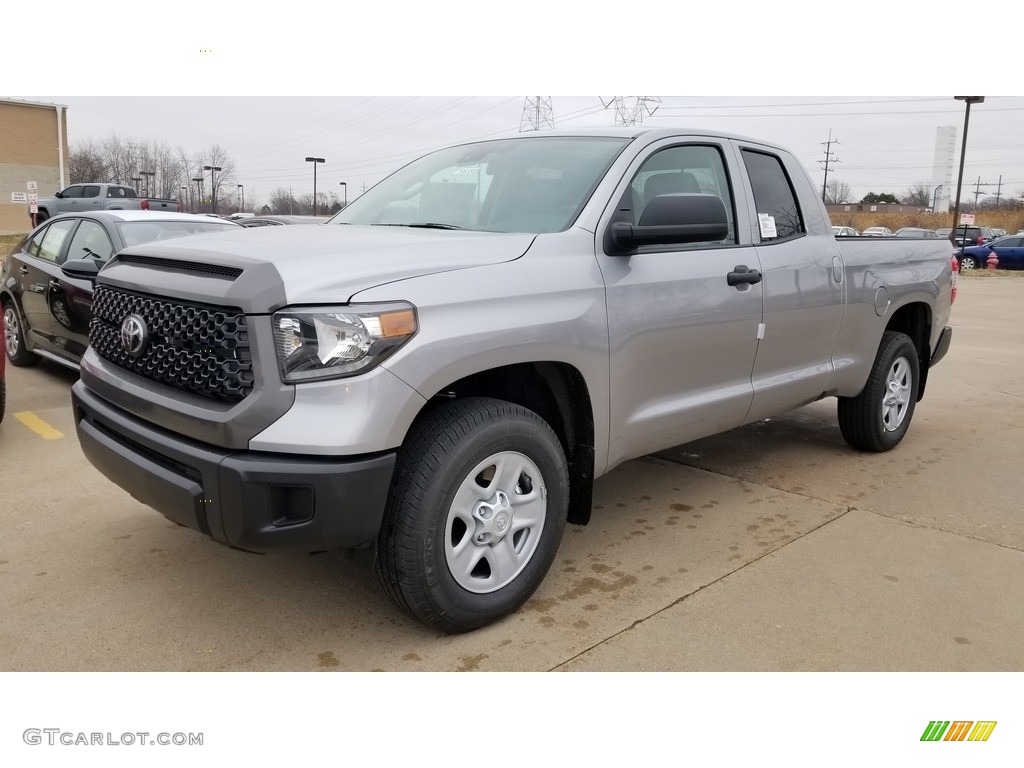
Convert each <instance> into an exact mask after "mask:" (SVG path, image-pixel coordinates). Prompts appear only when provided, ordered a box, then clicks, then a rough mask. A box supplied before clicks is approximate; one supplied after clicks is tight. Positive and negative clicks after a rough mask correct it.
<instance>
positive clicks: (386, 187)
mask: <svg viewBox="0 0 1024 768" xmlns="http://www.w3.org/2000/svg"><path fill="white" fill-rule="evenodd" d="M626 142H627V140H626V139H617V138H580V137H555V136H547V137H534V138H518V139H503V140H499V141H488V142H481V143H479V144H467V145H463V146H458V147H451V148H449V149H443V150H441V151H439V152H434V153H433V154H430V155H427V156H426V157H423V158H420V159H419V160H416V161H415V162H413V163H411V164H409V165H407V166H405V167H404V168H402V169H401V170H399V171H397V172H396V173H394V174H392V175H391V176H389V177H388V178H386V179H385V180H384V181H382V182H381V183H380V184H378V185H377V186H375V187H374V188H373V189H371V190H369V191H368V192H367V193H366V194H364V195H362V196H361V197H360V198H359V199H357V200H355V201H353V202H352V203H351V204H350V205H349V206H348V207H347V208H345V209H344V210H342V211H341V212H340V213H339V214H337V215H336V216H335V217H334V218H333V219H331V223H332V224H370V225H391V226H406V227H417V226H419V227H436V228H440V229H471V230H479V231H486V232H533V233H537V234H541V233H545V232H559V231H561V230H563V229H566V228H567V227H568V226H569V225H570V224H572V222H573V221H574V220H575V219H576V216H577V215H578V214H579V212H580V211H581V210H582V209H583V206H584V205H585V204H586V202H587V200H588V199H589V198H590V195H591V193H592V192H593V191H594V188H595V187H596V186H597V183H598V181H600V179H601V177H602V176H603V175H604V172H605V171H606V170H607V168H608V166H609V165H610V164H611V162H612V161H613V160H614V159H615V157H616V156H617V155H618V154H619V152H620V151H621V150H622V148H623V147H624V146H625V145H626Z"/></svg>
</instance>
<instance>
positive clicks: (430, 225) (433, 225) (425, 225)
mask: <svg viewBox="0 0 1024 768" xmlns="http://www.w3.org/2000/svg"><path fill="white" fill-rule="evenodd" d="M374 226H375V227H417V228H418V229H462V227H459V226H456V225H455V224H439V223H437V222H435V221H425V222H417V223H415V224H374Z"/></svg>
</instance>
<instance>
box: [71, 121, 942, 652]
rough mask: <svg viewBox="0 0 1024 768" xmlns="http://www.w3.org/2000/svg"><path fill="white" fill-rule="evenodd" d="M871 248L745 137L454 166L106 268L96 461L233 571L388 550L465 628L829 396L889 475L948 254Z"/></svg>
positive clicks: (937, 313) (938, 338) (643, 137)
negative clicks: (625, 516)
mask: <svg viewBox="0 0 1024 768" xmlns="http://www.w3.org/2000/svg"><path fill="white" fill-rule="evenodd" d="M882 239H883V238H875V239H871V238H842V239H839V240H836V238H835V237H833V235H832V232H831V226H830V225H829V224H828V219H827V212H826V211H825V206H824V203H822V200H821V197H820V195H819V193H818V191H817V189H816V187H815V184H814V183H813V182H812V181H811V180H810V178H809V177H808V175H807V172H806V171H805V170H804V169H803V168H802V167H801V166H800V164H799V161H798V160H797V159H796V157H795V156H794V155H792V154H790V153H789V152H787V151H785V150H784V149H781V148H779V147H777V146H774V145H770V144H764V143H759V142H756V141H754V140H753V139H749V138H744V139H740V138H738V137H732V136H714V135H709V134H708V133H707V132H706V131H702V132H701V134H700V135H694V134H689V133H686V132H678V131H674V130H672V129H670V128H662V129H654V130H651V129H648V130H638V129H637V128H636V127H631V128H628V129H626V128H618V129H614V128H607V129H604V130H601V131H585V132H573V133H554V132H536V133H534V134H528V133H527V134H519V135H518V136H515V137H512V138H506V139H496V140H492V141H480V142H475V143H472V144H465V145H461V146H455V147H449V148H447V149H442V150H439V151H437V152H434V153H431V154H430V155H427V156H426V157H423V158H420V159H419V160H415V161H413V162H412V163H410V164H408V165H406V166H405V167H404V168H402V169H401V170H399V171H397V172H395V173H394V174H393V175H391V176H389V177H388V178H387V179H385V180H383V181H381V182H380V183H379V184H377V185H375V186H374V187H373V189H371V190H369V191H367V193H366V194H365V195H361V196H360V197H359V198H358V199H357V200H355V201H354V202H353V203H352V204H350V205H349V206H348V207H347V208H345V209H344V210H343V211H341V212H340V213H339V214H338V215H336V216H335V217H334V218H333V219H332V220H331V222H330V223H328V224H326V225H324V226H314V227H301V226H299V227H295V226H292V227H287V226H285V227H264V228H262V229H258V230H255V231H251V232H248V231H247V232H241V231H237V232H231V233H227V234H224V235H216V236H207V237H195V238H183V239H181V240H177V241H174V242H168V243H150V244H147V245H143V246H138V247H134V248H126V249H125V250H124V251H123V252H122V253H120V254H118V255H117V256H115V257H114V258H113V259H112V260H111V262H110V263H109V264H108V265H107V266H106V267H104V269H103V271H102V272H101V273H100V274H99V276H98V278H97V281H96V306H95V318H94V320H93V323H92V325H91V327H90V340H91V341H92V343H91V344H90V345H89V348H88V350H87V351H86V357H85V359H84V361H83V365H82V375H81V377H80V379H79V381H77V382H75V384H74V386H73V387H72V403H73V413H74V419H75V422H76V431H77V434H78V437H79V444H80V445H81V447H82V452H83V454H84V455H85V456H86V458H87V459H88V460H89V461H91V462H92V463H93V465H94V466H96V467H97V469H98V470H99V471H101V472H103V473H104V474H105V475H106V476H107V477H109V478H111V479H112V480H114V481H115V482H116V483H118V484H120V485H121V487H123V488H124V489H125V490H127V491H128V492H129V493H131V495H132V496H133V497H135V498H136V499H137V500H138V501H140V502H142V503H143V504H148V505H149V506H151V507H153V508H154V509H156V510H157V511H159V512H161V513H163V514H164V515H165V516H167V517H168V518H169V519H170V520H172V521H174V522H175V523H177V524H179V525H183V526H187V527H189V528H192V529H194V530H196V531H200V532H202V533H203V534H204V535H206V536H209V537H210V538H212V539H213V540H216V541H220V542H222V543H225V544H228V545H231V546H234V547H236V548H238V549H242V550H247V551H250V552H269V551H273V550H275V549H277V550H280V549H291V550H298V551H303V550H305V551H312V552H320V551H325V550H330V549H336V548H347V547H362V546H364V545H370V546H373V545H376V547H375V550H374V556H375V558H376V562H375V566H376V572H377V574H378V576H379V578H380V582H381V585H382V591H384V592H385V593H386V594H387V595H388V596H390V597H391V598H392V599H393V600H394V602H395V603H396V605H398V606H399V607H400V608H401V609H402V610H404V611H406V612H408V613H409V614H410V615H412V616H414V617H416V618H418V619H420V620H421V621H423V622H425V623H427V624H428V625H429V626H431V627H433V628H435V629H439V630H442V631H445V632H463V631H467V630H470V629H474V628H477V627H480V626H483V625H484V624H488V623H490V622H493V621H496V620H498V619H500V618H501V617H503V616H505V615H507V614H509V613H511V612H512V611H514V610H516V609H517V608H519V607H520V606H521V605H522V604H523V603H524V602H525V601H526V600H527V599H528V598H529V597H530V595H531V594H532V593H533V591H534V590H535V589H536V588H537V586H538V585H539V584H540V581H541V579H542V578H543V577H544V574H545V573H546V572H547V570H548V569H549V567H550V566H551V564H552V562H553V561H554V559H555V556H556V552H557V550H558V546H559V541H560V540H561V537H562V532H563V530H564V528H565V525H566V524H567V523H575V524H580V525H582V524H585V523H586V522H587V521H588V520H589V519H590V516H591V509H592V498H593V496H592V494H593V481H594V480H595V479H596V478H598V477H600V476H601V475H603V474H605V473H606V472H609V471H611V470H612V469H613V468H614V467H616V466H618V465H619V464H621V463H622V462H624V461H627V460H629V459H633V458H637V457H640V456H644V455H647V454H650V453H652V452H657V451H661V450H664V449H666V448H669V447H671V446H675V445H679V444H681V443H685V442H689V441H691V440H696V439H698V438H701V437H707V436H708V435H710V434H713V433H716V432H721V431H723V430H726V429H731V428H733V427H737V426H740V425H741V424H744V423H750V422H756V421H759V420H761V419H765V418H768V417H770V416H772V415H775V414H778V413H782V412H785V411H788V410H790V409H792V408H795V407H797V406H800V405H804V404H806V403H809V402H812V401H814V400H818V399H820V398H823V397H831V396H835V397H838V398H839V400H838V407H837V410H838V421H839V432H840V433H841V434H842V435H843V437H844V438H845V439H846V440H847V441H848V442H849V443H850V445H852V446H854V447H855V448H857V449H860V450H865V451H874V452H879V451H886V450H889V449H891V448H893V447H895V446H896V444H897V443H899V442H900V441H901V440H902V439H903V438H904V435H905V434H906V432H907V429H908V428H909V426H910V423H911V419H912V417H913V414H914V410H915V407H917V406H919V405H920V404H919V402H918V401H919V400H920V399H921V397H922V396H923V394H924V392H925V384H926V382H927V381H931V380H932V377H934V375H935V373H934V369H933V366H934V365H935V363H937V362H938V361H939V360H941V359H942V358H943V355H945V353H946V351H947V349H948V348H949V344H950V340H951V338H952V328H951V327H950V326H948V325H947V322H948V320H949V316H950V308H951V305H952V300H953V289H954V287H955V283H954V276H953V272H952V271H951V256H952V251H953V248H952V246H951V245H950V243H949V242H948V241H942V240H927V241H926V240H904V241H902V242H898V243H897V242H891V243H886V242H880V240H882ZM199 260H201V261H202V264H195V262H197V261H199ZM175 263H180V264H183V265H187V264H192V265H193V267H195V268H193V269H184V268H183V269H182V270H181V272H180V273H179V274H176V275H175V279H174V280H168V279H167V276H166V265H167V264H175ZM199 267H201V268H202V269H199ZM214 270H216V274H217V275H218V278H213V277H211V276H210V274H209V273H208V271H210V272H212V271H214ZM197 338H198V339H199V340H200V341H196V339H197ZM933 386H934V385H933ZM912 453H913V449H912V450H911V454H912ZM896 460H899V459H896ZM595 514H596V513H595ZM123 525H124V526H131V525H132V523H131V522H129V521H127V520H126V521H124V522H123ZM643 562H645V561H644V560H640V561H639V562H638V561H636V560H634V561H633V563H632V564H629V565H623V566H622V567H623V568H624V569H629V568H633V569H636V568H639V567H640V564H641V563H643ZM189 567H190V565H189V563H187V562H185V563H182V568H185V569H188V568H189ZM161 578H168V579H170V578H173V576H166V575H165V576H162V577H161ZM256 597H257V598H258V596H256Z"/></svg>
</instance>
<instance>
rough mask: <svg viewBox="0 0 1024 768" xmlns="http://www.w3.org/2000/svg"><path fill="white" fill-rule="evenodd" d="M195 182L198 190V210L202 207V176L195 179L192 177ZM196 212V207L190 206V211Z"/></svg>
mask: <svg viewBox="0 0 1024 768" xmlns="http://www.w3.org/2000/svg"><path fill="white" fill-rule="evenodd" d="M192 181H194V182H195V183H196V188H197V189H198V190H199V210H202V209H203V177H202V176H200V177H199V178H197V179H192ZM195 212H196V207H195V206H194V205H193V206H192V213H195Z"/></svg>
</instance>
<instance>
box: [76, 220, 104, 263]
mask: <svg viewBox="0 0 1024 768" xmlns="http://www.w3.org/2000/svg"><path fill="white" fill-rule="evenodd" d="M113 255H114V246H113V244H112V243H111V242H110V238H109V237H107V233H106V231H104V229H103V226H102V225H101V224H97V223H96V222H95V221H89V220H88V219H83V220H82V223H81V224H79V225H78V229H77V230H75V236H74V237H73V238H71V245H69V246H68V258H69V259H88V258H92V259H97V260H99V261H106V260H107V259H109V258H110V257H111V256H113Z"/></svg>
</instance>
